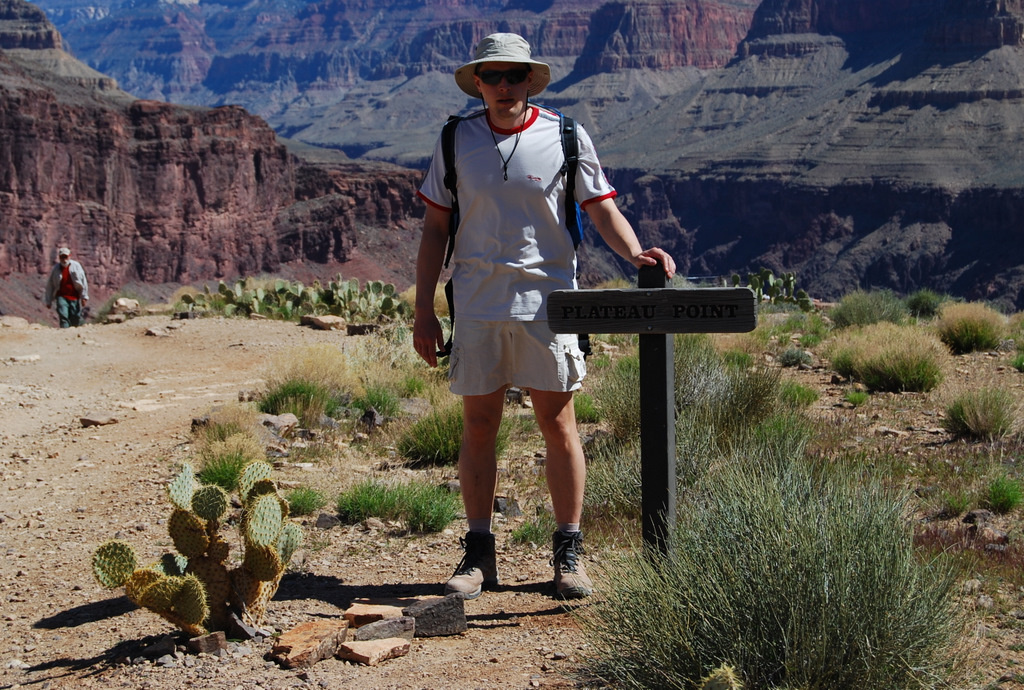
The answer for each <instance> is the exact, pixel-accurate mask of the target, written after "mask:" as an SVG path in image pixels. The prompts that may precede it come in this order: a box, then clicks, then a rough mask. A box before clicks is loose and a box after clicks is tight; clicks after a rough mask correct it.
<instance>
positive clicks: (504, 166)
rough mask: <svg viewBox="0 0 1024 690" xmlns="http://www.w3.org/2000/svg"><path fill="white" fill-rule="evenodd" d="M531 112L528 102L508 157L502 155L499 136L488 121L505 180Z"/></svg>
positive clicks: (488, 127)
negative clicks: (495, 134)
mask: <svg viewBox="0 0 1024 690" xmlns="http://www.w3.org/2000/svg"><path fill="white" fill-rule="evenodd" d="M529 113H530V105H529V103H527V105H526V110H524V111H523V126H522V127H519V128H518V129H517V130H516V141H515V143H514V144H512V152H511V153H509V154H508V158H505V156H503V155H501V148H500V147H499V146H498V138H497V137H496V136H494V129H493V128H492V127H491V126H490V124H489V123H488V125H487V129H488V130H490V132H491V140H492V141H493V142H494V150H495V151H497V152H498V158H500V159H501V172H502V173H504V176H505V182H508V164H509V163H510V162H511V161H512V156H514V155H516V149H517V148H519V137H521V136H522V135H523V129H524V128H525V127H526V117H527V115H529Z"/></svg>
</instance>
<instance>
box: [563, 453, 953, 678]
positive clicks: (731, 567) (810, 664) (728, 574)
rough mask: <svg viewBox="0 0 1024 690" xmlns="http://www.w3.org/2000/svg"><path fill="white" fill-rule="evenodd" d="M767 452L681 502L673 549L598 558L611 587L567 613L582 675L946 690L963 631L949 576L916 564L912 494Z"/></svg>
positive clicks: (714, 474) (735, 461) (722, 469)
mask: <svg viewBox="0 0 1024 690" xmlns="http://www.w3.org/2000/svg"><path fill="white" fill-rule="evenodd" d="M763 450H764V451H767V453H768V454H767V455H764V454H762V453H760V452H758V451H756V450H753V449H752V448H751V447H747V448H745V449H744V453H742V454H737V455H735V456H733V457H732V458H730V459H728V460H726V461H723V462H719V463H716V465H715V466H714V467H713V468H712V471H710V472H709V473H708V474H707V475H706V476H705V477H704V478H703V479H702V480H701V481H700V482H698V483H697V484H696V485H694V486H693V487H692V489H691V490H688V491H687V492H686V493H685V494H682V495H681V496H680V510H679V514H680V515H681V516H685V523H683V524H685V528H680V529H678V530H677V531H676V533H675V540H674V543H673V544H672V551H671V553H672V556H671V557H670V558H663V557H660V556H652V557H651V558H638V557H637V555H636V554H635V553H633V552H630V553H628V554H624V555H623V557H622V558H618V559H608V560H607V561H605V562H604V564H603V565H602V568H603V570H604V573H603V577H602V578H601V579H602V581H604V582H609V583H614V586H610V587H607V588H605V589H604V590H603V591H602V597H601V598H600V599H599V600H597V601H595V602H594V603H593V604H591V605H589V606H586V607H583V608H580V609H578V610H577V611H576V615H577V618H578V620H579V621H580V622H581V623H582V627H583V630H584V632H585V634H586V637H587V642H588V644H587V645H586V646H585V647H583V648H582V649H584V650H585V651H584V661H583V665H582V672H583V674H587V676H588V679H594V678H596V679H599V680H600V681H603V682H604V683H606V684H607V685H608V686H610V687H630V688H654V687H657V688H678V689H680V690H683V689H686V690H689V689H690V688H694V687H698V686H697V685H696V683H698V682H699V680H700V679H701V678H702V677H704V676H705V675H706V674H707V673H708V672H709V671H710V670H711V669H713V668H716V667H718V666H719V665H720V664H723V663H728V664H731V665H733V666H734V667H735V668H736V670H737V672H738V673H739V674H740V675H741V676H742V680H743V682H744V685H745V687H749V688H828V689H829V690H862V689H863V688H887V689H890V690H898V689H906V690H910V689H911V688H914V689H919V688H923V687H949V686H950V684H949V683H948V681H950V680H951V679H952V678H951V676H952V675H953V674H954V673H955V672H956V669H957V662H958V661H960V659H961V657H960V654H959V652H958V650H959V647H958V644H959V639H960V635H961V633H962V632H963V629H964V628H963V624H962V620H961V618H960V616H959V613H958V611H959V610H960V608H959V606H958V605H957V602H956V596H957V593H958V591H957V588H956V578H955V573H954V572H953V570H952V568H951V567H950V565H949V564H948V563H946V562H945V561H940V560H934V561H924V560H922V559H921V558H919V557H918V554H917V553H916V551H915V549H914V546H913V529H912V526H911V522H910V521H908V520H907V515H908V514H909V512H910V505H909V501H908V496H907V495H905V494H901V493H897V492H895V491H891V490H888V489H886V488H885V487H884V486H882V485H881V483H877V482H868V483H867V484H865V483H864V481H863V477H862V476H861V474H860V473H858V472H856V471H846V470H840V469H838V468H834V467H828V466H827V465H821V466H812V465H808V464H806V463H804V462H803V461H801V460H800V459H799V451H798V452H797V454H796V456H794V455H792V454H791V452H790V451H789V450H782V449H779V448H773V447H772V444H771V443H767V444H765V445H764V446H763ZM769 456H771V457H769ZM651 612H657V615H651ZM896 612H898V613H896ZM602 687H603V686H602Z"/></svg>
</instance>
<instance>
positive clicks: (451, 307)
mask: <svg viewBox="0 0 1024 690" xmlns="http://www.w3.org/2000/svg"><path fill="white" fill-rule="evenodd" d="M461 120H462V118H461V117H459V116H458V115H451V116H449V118H448V121H447V122H445V123H444V127H443V128H442V129H441V155H442V157H443V158H444V186H445V189H447V190H448V191H449V192H451V195H452V210H451V215H449V217H448V249H447V251H446V252H445V256H444V267H445V268H448V264H449V262H451V260H452V253H453V252H454V251H455V233H456V231H457V230H458V229H459V190H458V180H459V173H458V171H457V170H456V169H455V128H456V127H457V126H458V124H459V122H460V121H461ZM444 296H445V299H447V300H448V316H449V318H450V330H449V331H448V340H447V341H445V344H444V350H442V351H440V352H438V353H437V356H438V357H447V356H448V355H450V354H451V353H452V338H454V337H455V295H454V289H453V287H452V280H451V278H449V279H448V282H447V283H445V286H444Z"/></svg>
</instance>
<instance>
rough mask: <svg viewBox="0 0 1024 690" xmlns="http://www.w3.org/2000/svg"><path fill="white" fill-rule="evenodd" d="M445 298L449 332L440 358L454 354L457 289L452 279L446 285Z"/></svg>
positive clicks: (440, 352)
mask: <svg viewBox="0 0 1024 690" xmlns="http://www.w3.org/2000/svg"><path fill="white" fill-rule="evenodd" d="M444 296H445V299H447V300H448V317H449V321H450V323H449V330H448V340H446V341H445V343H444V349H443V350H441V351H439V352H438V353H437V356H438V357H447V356H448V355H450V354H451V353H452V339H453V338H454V337H455V288H454V287H453V286H452V279H451V278H449V279H448V282H447V283H445V284H444Z"/></svg>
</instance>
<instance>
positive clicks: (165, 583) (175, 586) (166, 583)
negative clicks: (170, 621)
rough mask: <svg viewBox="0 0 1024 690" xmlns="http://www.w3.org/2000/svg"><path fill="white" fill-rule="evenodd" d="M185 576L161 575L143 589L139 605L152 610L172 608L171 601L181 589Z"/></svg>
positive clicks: (159, 611)
mask: <svg viewBox="0 0 1024 690" xmlns="http://www.w3.org/2000/svg"><path fill="white" fill-rule="evenodd" d="M183 579H184V578H183V577H179V576H174V577H166V576H165V577H161V578H160V579H159V580H157V581H155V582H153V583H152V584H151V585H150V586H149V587H146V589H144V590H143V591H142V595H141V596H140V597H139V605H140V606H144V607H146V608H147V609H149V610H151V611H156V612H157V613H163V612H167V611H170V610H171V602H172V601H173V600H174V596H175V595H176V594H177V593H178V590H179V589H181V583H182V580H183Z"/></svg>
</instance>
